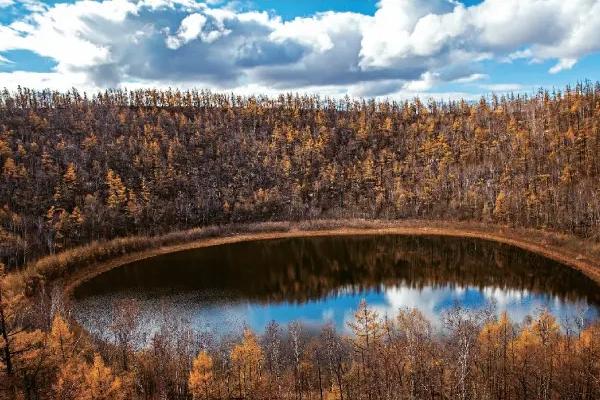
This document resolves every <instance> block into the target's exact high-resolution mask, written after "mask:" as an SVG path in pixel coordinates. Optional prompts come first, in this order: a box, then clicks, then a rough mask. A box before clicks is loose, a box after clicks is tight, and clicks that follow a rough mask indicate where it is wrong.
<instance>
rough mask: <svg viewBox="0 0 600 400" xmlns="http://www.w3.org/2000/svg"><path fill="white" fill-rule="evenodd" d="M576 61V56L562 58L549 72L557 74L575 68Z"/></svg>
mask: <svg viewBox="0 0 600 400" xmlns="http://www.w3.org/2000/svg"><path fill="white" fill-rule="evenodd" d="M576 63H577V60H576V59H575V58H561V59H560V60H558V63H557V64H556V65H555V66H554V67H552V68H550V70H549V72H550V73H551V74H557V73H559V72H560V71H563V70H565V69H571V68H573V66H574V65H575V64H576Z"/></svg>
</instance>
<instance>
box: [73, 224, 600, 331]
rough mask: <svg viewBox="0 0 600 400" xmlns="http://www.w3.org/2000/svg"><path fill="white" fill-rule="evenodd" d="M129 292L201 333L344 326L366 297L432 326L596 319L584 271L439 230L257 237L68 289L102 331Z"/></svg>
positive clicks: (148, 315) (149, 315)
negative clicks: (444, 317)
mask: <svg viewBox="0 0 600 400" xmlns="http://www.w3.org/2000/svg"><path fill="white" fill-rule="evenodd" d="M123 299H135V300H136V304H137V307H139V309H140V314H141V315H142V317H143V321H144V327H146V329H148V330H149V331H151V330H153V329H156V327H157V326H158V325H159V324H160V321H163V320H164V319H165V317H166V319H168V320H177V321H184V322H185V323H186V324H190V325H191V326H192V327H193V328H194V329H196V330H198V331H212V332H217V333H224V332H228V331H231V332H234V331H235V330H239V329H241V328H242V327H243V326H249V327H251V328H253V329H254V330H256V331H262V330H263V329H264V328H265V326H266V325H267V324H268V323H269V322H271V321H273V320H275V321H277V322H278V323H279V324H282V325H285V324H287V323H289V322H291V321H295V320H298V321H301V322H302V323H303V324H305V325H307V326H314V327H319V326H321V325H323V324H324V323H328V322H331V323H333V324H335V325H336V326H337V328H338V329H340V330H346V329H347V321H349V320H350V319H351V318H352V315H353V312H354V310H355V309H356V307H357V306H358V304H359V303H360V301H361V300H362V299H366V300H367V302H368V304H369V305H370V306H371V307H373V308H375V309H377V310H378V311H379V312H380V313H381V314H382V315H383V314H387V315H389V316H393V315H395V314H396V313H397V311H398V309H400V308H405V307H410V308H418V309H419V310H421V312H423V313H424V314H425V315H426V316H427V317H428V318H429V319H430V320H432V322H434V323H435V321H436V320H437V321H439V318H440V316H441V314H442V313H443V312H444V311H445V310H448V309H449V308H451V307H454V306H456V305H460V306H461V307H464V308H469V309H482V308H484V307H487V306H490V305H491V304H494V305H495V308H496V310H497V312H501V311H504V310H506V311H507V312H508V314H509V315H510V316H511V317H512V318H513V319H514V320H515V321H517V322H520V321H522V320H523V319H524V318H525V317H526V316H527V315H535V314H537V313H538V312H539V311H540V310H542V309H547V310H549V311H550V312H552V313H553V314H554V315H555V316H556V317H557V318H558V319H559V320H561V321H563V320H565V319H566V318H567V317H573V316H576V315H584V316H585V317H586V318H590V319H592V318H596V317H597V316H598V315H599V314H598V310H599V309H600V290H599V287H598V285H596V284H595V283H594V282H593V281H592V280H590V279H589V278H587V277H586V276H585V275H583V274H582V273H581V272H579V271H576V270H573V269H571V268H569V267H566V266H563V265H561V264H559V263H557V262H554V261H551V260H548V259H545V258H543V257H541V256H538V255H535V254H532V253H528V252H526V251H523V250H520V249H518V248H514V247H510V246H507V245H503V244H499V243H494V242H489V241H483V240H476V239H461V238H448V237H437V236H414V237H413V236H392V235H390V236H358V237H356V236H355V237H347V236H336V237H315V238H292V239H280V240H268V241H254V242H244V243H236V244H228V245H221V246H214V247H208V248H203V249H198V250H192V251H186V252H179V253H173V254H168V255H164V256H159V257H155V258H151V259H147V260H143V261H139V262H136V263H132V264H128V265H125V266H123V267H120V268H116V269H113V270H111V271H108V272H106V273H103V274H101V275H99V276H97V277H95V278H93V279H92V280H90V281H88V282H86V283H84V284H82V285H81V286H80V287H78V288H77V289H76V291H75V293H74V313H75V317H76V318H78V319H79V320H80V321H81V322H82V323H83V324H84V325H86V326H87V327H88V328H90V329H94V328H97V327H99V326H106V324H107V323H109V321H110V320H111V318H112V315H111V312H112V305H113V304H115V302H119V301H121V300H123Z"/></svg>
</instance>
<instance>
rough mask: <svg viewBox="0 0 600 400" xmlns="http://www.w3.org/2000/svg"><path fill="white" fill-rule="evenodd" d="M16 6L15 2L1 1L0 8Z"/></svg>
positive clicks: (12, 0) (11, 0) (9, 0)
mask: <svg viewBox="0 0 600 400" xmlns="http://www.w3.org/2000/svg"><path fill="white" fill-rule="evenodd" d="M13 4H15V2H14V0H0V8H6V7H10V6H12V5H13Z"/></svg>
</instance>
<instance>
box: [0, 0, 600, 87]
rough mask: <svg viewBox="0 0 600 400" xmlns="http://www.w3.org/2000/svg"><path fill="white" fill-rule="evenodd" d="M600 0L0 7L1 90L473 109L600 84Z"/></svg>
mask: <svg viewBox="0 0 600 400" xmlns="http://www.w3.org/2000/svg"><path fill="white" fill-rule="evenodd" d="M590 15H600V0H570V1H569V2H565V1H563V0H560V1H559V0H545V1H537V0H464V1H461V2H459V1H458V0H346V1H344V0H302V1H292V0H252V1H249V0H237V1H228V0H209V1H207V2H201V1H196V0H104V1H95V0H88V1H85V2H84V1H79V0H69V1H68V2H64V1H61V0H52V1H44V2H41V1H38V0H20V1H19V0H0V87H8V88H10V89H12V88H15V87H16V86H17V85H21V86H29V87H34V88H40V89H41V88H46V87H49V88H55V89H67V88H70V87H73V86H74V87H78V88H81V89H84V90H85V89H87V90H97V89H104V88H108V87H128V88H133V87H147V86H158V87H167V86H170V87H181V88H189V87H201V88H210V89H213V90H216V91H227V92H229V91H235V92H240V93H242V94H244V93H262V94H277V93H280V92H288V91H294V92H296V91H297V92H309V93H320V94H323V95H330V96H343V95H346V94H348V95H350V96H355V97H357V96H366V97H390V98H410V97H413V96H416V95H418V96H422V97H436V98H443V99H447V98H458V97H466V98H477V97H478V96H480V95H482V94H488V93H490V92H497V93H505V92H510V91H512V92H527V93H531V92H533V91H534V90H535V89H536V88H539V87H546V88H552V87H556V88H562V87H564V86H565V85H566V84H574V83H576V82H578V81H582V80H586V79H589V80H592V81H595V80H598V79H600V77H599V76H598V75H599V74H598V71H600V18H590Z"/></svg>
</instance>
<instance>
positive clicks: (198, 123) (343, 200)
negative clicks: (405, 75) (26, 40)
mask: <svg viewBox="0 0 600 400" xmlns="http://www.w3.org/2000/svg"><path fill="white" fill-rule="evenodd" d="M599 153H600V84H598V83H596V84H592V83H590V82H587V83H584V84H578V85H576V86H575V87H574V88H570V87H567V88H565V90H564V91H555V92H552V93H549V92H547V91H543V90H541V91H540V92H539V93H537V94H536V95H535V96H522V95H520V96H513V95H510V96H503V97H497V96H491V97H490V98H482V99H481V100H480V101H479V102H475V103H468V102H465V101H457V102H434V101H430V102H428V103H427V104H423V103H422V102H421V101H420V100H419V99H415V100H414V101H405V102H391V101H388V102H385V101H383V102H376V101H374V100H370V101H369V100H351V99H350V98H346V99H341V100H336V99H328V98H325V99H323V98H320V97H318V96H297V95H292V94H290V95H287V96H280V97H278V98H268V97H239V96H234V95H229V96H228V95H222V94H215V93H211V92H206V91H176V90H169V91H157V90H135V91H121V90H114V91H106V92H103V93H98V94H95V95H93V96H89V97H88V95H87V94H85V93H84V94H81V93H79V92H77V91H76V90H72V91H70V92H67V93H58V92H50V91H41V92H40V91H32V90H28V89H20V90H19V91H18V92H14V93H11V92H8V91H6V90H5V91H4V92H1V93H0V166H1V168H2V171H1V175H0V189H1V190H0V260H2V261H3V262H4V264H5V265H6V267H7V269H9V270H12V269H14V268H16V267H19V266H22V265H25V264H27V263H29V262H31V261H33V260H35V259H38V258H39V257H41V256H44V255H49V254H56V253H60V252H61V251H64V250H65V249H68V248H72V247H75V246H79V245H82V244H86V243H89V242H91V241H97V240H106V239H111V238H115V237H124V236H131V235H144V236H153V235H158V234H164V233H167V232H171V231H178V230H182V229H186V228H191V227H199V226H206V225H224V224H228V223H245V222H253V221H277V220H281V221H295V220H301V221H302V220H310V219H318V218H321V219H327V218H329V219H336V218H348V219H352V218H366V219H373V218H379V219H388V220H394V219H405V218H417V219H437V220H467V221H479V222H483V223H490V224H503V225H511V226H517V227H530V228H538V229H548V230H553V231H558V232H565V233H569V234H573V235H577V236H581V237H585V238H590V239H598V238H599V237H600V229H599V227H600V197H599V193H600V190H599V189H600V187H599V186H600V158H599V157H598V154H599Z"/></svg>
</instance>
